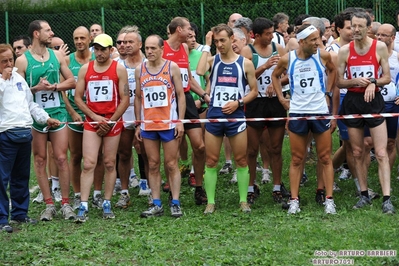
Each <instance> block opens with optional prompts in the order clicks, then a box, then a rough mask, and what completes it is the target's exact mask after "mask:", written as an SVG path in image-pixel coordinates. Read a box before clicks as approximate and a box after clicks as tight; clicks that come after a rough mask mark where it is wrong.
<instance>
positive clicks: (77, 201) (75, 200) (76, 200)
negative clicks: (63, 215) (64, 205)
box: [72, 195, 80, 210]
mask: <svg viewBox="0 0 399 266" xmlns="http://www.w3.org/2000/svg"><path fill="white" fill-rule="evenodd" d="M79 206H80V195H78V196H75V197H74V198H73V207H72V208H73V209H74V210H77V209H79Z"/></svg>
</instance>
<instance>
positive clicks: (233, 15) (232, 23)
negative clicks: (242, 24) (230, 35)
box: [227, 13, 242, 28]
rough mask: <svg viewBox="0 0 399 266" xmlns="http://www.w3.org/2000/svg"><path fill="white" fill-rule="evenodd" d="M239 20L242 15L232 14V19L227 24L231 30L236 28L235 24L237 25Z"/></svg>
mask: <svg viewBox="0 0 399 266" xmlns="http://www.w3.org/2000/svg"><path fill="white" fill-rule="evenodd" d="M239 18H242V15H241V14H238V13H233V14H231V15H230V17H229V21H228V22H227V25H228V26H229V27H230V28H233V27H234V23H235V22H236V20H237V19H239Z"/></svg>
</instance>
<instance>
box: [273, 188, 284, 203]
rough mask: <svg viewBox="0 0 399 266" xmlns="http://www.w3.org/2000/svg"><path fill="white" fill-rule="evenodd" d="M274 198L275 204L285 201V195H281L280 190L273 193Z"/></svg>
mask: <svg viewBox="0 0 399 266" xmlns="http://www.w3.org/2000/svg"><path fill="white" fill-rule="evenodd" d="M272 197H273V200H274V202H276V203H281V202H282V201H283V194H281V191H278V190H275V191H273V193H272Z"/></svg>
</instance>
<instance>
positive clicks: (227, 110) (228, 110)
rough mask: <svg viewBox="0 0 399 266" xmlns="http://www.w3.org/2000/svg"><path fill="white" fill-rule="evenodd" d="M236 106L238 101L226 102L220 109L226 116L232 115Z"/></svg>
mask: <svg viewBox="0 0 399 266" xmlns="http://www.w3.org/2000/svg"><path fill="white" fill-rule="evenodd" d="M238 105H239V103H238V101H231V102H228V103H226V104H225V105H224V106H223V107H222V113H223V114H226V115H229V114H232V113H233V112H234V111H235V110H237V108H238Z"/></svg>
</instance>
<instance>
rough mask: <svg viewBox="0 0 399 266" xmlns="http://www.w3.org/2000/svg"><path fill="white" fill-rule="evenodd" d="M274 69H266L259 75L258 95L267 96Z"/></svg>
mask: <svg viewBox="0 0 399 266" xmlns="http://www.w3.org/2000/svg"><path fill="white" fill-rule="evenodd" d="M272 73H273V69H266V70H265V72H263V73H262V74H261V75H260V76H259V77H258V97H266V91H267V87H268V86H269V85H270V84H271V83H272V77H271V76H272Z"/></svg>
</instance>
